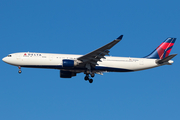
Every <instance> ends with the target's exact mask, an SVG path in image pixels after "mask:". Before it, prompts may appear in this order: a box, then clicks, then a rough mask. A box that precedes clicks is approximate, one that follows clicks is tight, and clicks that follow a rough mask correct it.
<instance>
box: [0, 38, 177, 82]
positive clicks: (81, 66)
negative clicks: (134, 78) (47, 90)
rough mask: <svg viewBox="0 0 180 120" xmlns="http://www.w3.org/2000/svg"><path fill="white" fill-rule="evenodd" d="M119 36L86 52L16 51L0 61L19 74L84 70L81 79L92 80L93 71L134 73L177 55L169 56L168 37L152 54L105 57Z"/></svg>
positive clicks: (66, 74)
mask: <svg viewBox="0 0 180 120" xmlns="http://www.w3.org/2000/svg"><path fill="white" fill-rule="evenodd" d="M122 38H123V35H121V36H119V37H118V38H117V39H115V40H113V41H112V42H110V43H108V44H106V45H104V46H102V47H100V48H98V49H96V50H94V51H92V52H90V53H87V54H85V55H74V54H51V53H33V52H19V53H12V54H9V55H8V56H7V57H4V58H3V59H2V60H3V61H4V62H6V63H8V64H10V65H14V66H17V67H18V68H19V71H18V72H19V73H21V72H22V71H21V67H28V68H48V69H58V70H60V77H61V78H71V77H74V76H76V75H77V74H78V73H84V74H85V77H84V80H86V81H87V80H88V81H89V83H92V82H93V79H92V78H93V77H94V76H95V74H101V75H103V73H104V72H133V71H139V70H145V69H150V68H154V67H159V66H162V65H171V64H172V63H173V60H171V59H172V58H173V57H175V56H176V55H177V54H172V55H169V54H170V52H171V50H172V47H173V45H174V43H175V41H176V38H170V37H169V38H167V39H166V40H165V41H164V42H163V43H162V44H160V45H159V46H158V47H157V48H156V49H155V50H154V51H153V52H152V53H150V54H149V55H147V56H145V57H143V58H133V57H112V56H106V55H109V52H110V49H111V48H112V47H113V46H114V45H116V44H117V43H118V42H119V41H121V40H122Z"/></svg>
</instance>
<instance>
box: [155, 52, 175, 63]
mask: <svg viewBox="0 0 180 120" xmlns="http://www.w3.org/2000/svg"><path fill="white" fill-rule="evenodd" d="M176 55H177V54H172V55H169V56H167V57H165V58H163V59H161V60H158V61H157V63H158V64H164V63H168V61H169V60H171V59H172V58H173V57H175V56H176Z"/></svg>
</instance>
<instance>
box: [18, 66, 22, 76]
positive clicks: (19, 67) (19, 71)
mask: <svg viewBox="0 0 180 120" xmlns="http://www.w3.org/2000/svg"><path fill="white" fill-rule="evenodd" d="M18 69H19V70H18V73H19V74H21V73H22V71H21V66H18Z"/></svg>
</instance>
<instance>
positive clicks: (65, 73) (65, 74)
mask: <svg viewBox="0 0 180 120" xmlns="http://www.w3.org/2000/svg"><path fill="white" fill-rule="evenodd" d="M73 76H76V73H75V72H71V71H64V70H60V77H61V78H71V77H73Z"/></svg>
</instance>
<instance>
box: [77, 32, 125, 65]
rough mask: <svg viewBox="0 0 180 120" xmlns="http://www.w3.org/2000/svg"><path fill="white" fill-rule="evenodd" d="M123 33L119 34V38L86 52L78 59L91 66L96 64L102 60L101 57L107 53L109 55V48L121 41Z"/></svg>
mask: <svg viewBox="0 0 180 120" xmlns="http://www.w3.org/2000/svg"><path fill="white" fill-rule="evenodd" d="M122 37H123V35H121V36H119V37H118V38H117V39H115V40H113V41H112V42H110V43H108V44H106V45H104V46H102V47H100V48H98V49H96V50H94V51H92V52H90V53H88V54H86V55H83V56H81V57H79V58H77V59H78V60H80V61H82V64H90V65H91V66H96V65H97V62H98V61H100V62H101V60H100V59H101V58H105V57H104V56H105V55H109V52H110V51H109V50H110V49H111V48H112V47H113V46H114V45H116V44H117V43H118V42H119V41H121V40H122Z"/></svg>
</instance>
